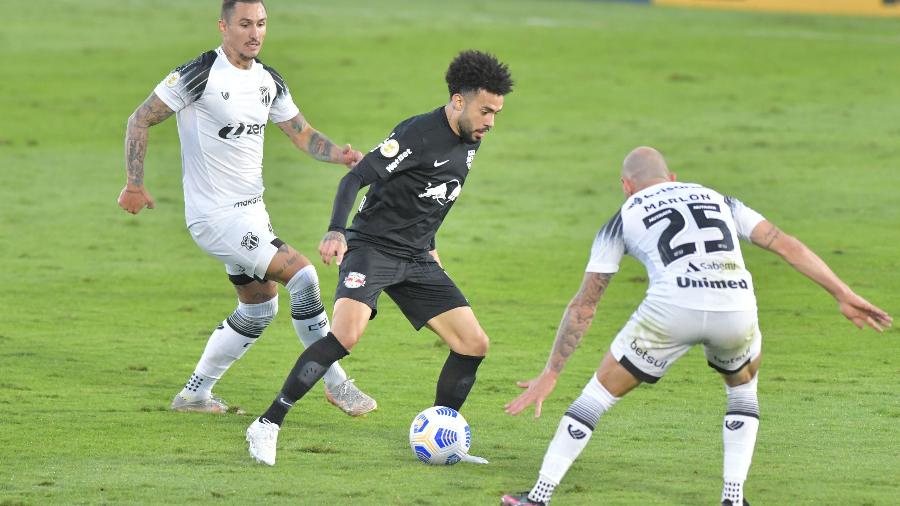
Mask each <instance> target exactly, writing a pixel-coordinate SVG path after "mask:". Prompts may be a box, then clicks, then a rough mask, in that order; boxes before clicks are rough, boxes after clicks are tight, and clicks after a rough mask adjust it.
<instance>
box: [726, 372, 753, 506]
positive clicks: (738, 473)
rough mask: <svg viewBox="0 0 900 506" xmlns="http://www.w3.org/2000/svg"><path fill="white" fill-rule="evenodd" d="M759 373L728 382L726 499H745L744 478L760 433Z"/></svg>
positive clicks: (741, 501)
mask: <svg viewBox="0 0 900 506" xmlns="http://www.w3.org/2000/svg"><path fill="white" fill-rule="evenodd" d="M756 386H757V376H754V377H753V379H752V380H750V381H749V382H747V383H744V384H743V385H738V386H736V387H729V386H727V385H726V386H725V392H726V393H727V394H728V411H727V412H726V413H725V422H724V424H723V425H722V442H723V445H724V450H725V451H724V460H723V471H722V478H723V482H724V485H723V487H722V500H723V501H724V500H725V499H730V500H731V502H732V504H735V505H741V504H743V503H744V481H745V480H746V479H747V473H748V472H749V471H750V461H751V460H752V459H753V448H754V446H755V445H756V433H757V431H758V430H759V401H758V400H757V396H756Z"/></svg>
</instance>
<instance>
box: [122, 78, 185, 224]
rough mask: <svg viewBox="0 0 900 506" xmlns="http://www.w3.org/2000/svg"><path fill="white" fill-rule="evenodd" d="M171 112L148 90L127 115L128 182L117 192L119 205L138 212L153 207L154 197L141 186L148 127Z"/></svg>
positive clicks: (126, 167)
mask: <svg viewBox="0 0 900 506" xmlns="http://www.w3.org/2000/svg"><path fill="white" fill-rule="evenodd" d="M173 113H174V111H173V110H172V109H171V108H169V106H167V105H166V104H165V103H164V102H163V101H162V100H160V99H159V97H157V96H156V93H151V94H150V96H149V97H147V100H145V101H144V103H143V104H141V105H140V107H138V108H137V109H135V110H134V112H133V113H132V114H131V116H130V117H129V118H128V127H127V129H126V130H125V172H126V176H127V182H126V184H125V188H122V191H121V192H119V201H118V202H119V207H121V208H122V209H124V210H125V211H128V212H129V213H131V214H137V213H139V212H140V211H141V209H143V208H144V207H146V208H148V209H153V208H154V207H156V204H155V203H154V202H153V197H151V196H150V193H149V192H148V191H147V189H146V188H144V156H145V155H146V154H147V129H148V128H150V127H151V126H153V125H156V124H157V123H161V122H162V121H164V120H165V119H166V118H168V117H169V116H171V115H172V114H173Z"/></svg>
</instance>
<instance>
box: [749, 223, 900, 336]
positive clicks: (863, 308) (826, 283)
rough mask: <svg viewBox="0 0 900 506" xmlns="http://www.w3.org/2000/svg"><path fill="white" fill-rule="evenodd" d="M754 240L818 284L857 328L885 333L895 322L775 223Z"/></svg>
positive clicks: (755, 230) (765, 225)
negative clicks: (835, 301)
mask: <svg viewBox="0 0 900 506" xmlns="http://www.w3.org/2000/svg"><path fill="white" fill-rule="evenodd" d="M750 241H751V242H753V244H756V245H757V246H760V247H761V248H764V249H767V250H769V251H772V252H774V253H777V254H778V255H779V256H781V258H783V259H784V260H785V261H786V262H787V263H789V264H791V266H792V267H793V268H794V269H797V271H799V272H800V273H801V274H803V275H804V276H806V277H808V278H809V279H811V280H813V281H815V282H816V283H817V284H819V286H821V287H822V288H824V289H825V290H826V291H828V293H830V294H831V296H832V297H834V298H835V300H837V302H838V305H839V307H840V310H841V313H842V314H843V315H844V316H845V317H846V318H847V319H848V320H850V321H851V322H853V324H854V325H856V326H857V327H859V328H863V327H865V326H866V325H868V326H870V327H872V328H873V329H875V330H877V331H879V332H881V331H882V330H883V329H884V328H885V327H890V326H891V323H892V322H893V321H894V320H893V318H891V316H890V315H889V314H887V313H886V312H885V311H884V310H882V309H880V308H878V307H877V306H875V305H873V304H871V303H870V302H869V301H867V300H866V299H864V298H862V297H860V296H859V295H857V294H856V293H854V292H853V290H851V289H850V287H849V286H847V284H846V283H844V282H843V281H841V279H840V278H839V277H838V276H837V274H835V273H834V272H833V271H832V270H831V268H829V267H828V264H826V263H825V261H824V260H822V259H821V258H819V256H818V255H816V254H815V253H814V252H813V251H812V250H811V249H809V248H808V247H807V246H806V245H805V244H803V243H802V242H801V241H800V240H799V239H797V238H796V237H793V236H791V235H789V234H786V233H784V232H782V231H781V230H779V229H778V227H776V226H775V225H773V224H772V223H770V222H768V221H765V220H763V221H762V222H760V223H759V224H758V225H756V227H754V228H753V232H751V233H750Z"/></svg>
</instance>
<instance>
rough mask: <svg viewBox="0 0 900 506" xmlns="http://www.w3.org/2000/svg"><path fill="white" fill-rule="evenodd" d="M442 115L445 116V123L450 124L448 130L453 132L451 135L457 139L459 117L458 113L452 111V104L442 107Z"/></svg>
mask: <svg viewBox="0 0 900 506" xmlns="http://www.w3.org/2000/svg"><path fill="white" fill-rule="evenodd" d="M444 115H445V116H447V123H449V124H450V130H453V133H455V134H456V136H457V137H459V136H460V135H459V116H460V113H457V112H456V110H455V109H453V105H452V104H447V105H445V106H444Z"/></svg>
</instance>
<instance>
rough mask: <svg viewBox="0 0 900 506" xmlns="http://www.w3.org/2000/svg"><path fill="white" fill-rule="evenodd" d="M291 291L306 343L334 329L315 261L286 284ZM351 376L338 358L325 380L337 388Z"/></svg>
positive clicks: (297, 327) (297, 326)
mask: <svg viewBox="0 0 900 506" xmlns="http://www.w3.org/2000/svg"><path fill="white" fill-rule="evenodd" d="M285 287H286V288H287V290H288V292H290V294H291V321H292V322H293V323H294V330H295V331H297V337H299V338H300V341H301V342H302V343H303V346H304V347H307V348H308V347H309V346H311V345H312V344H313V343H315V342H316V341H318V340H319V339H322V338H323V337H325V336H326V335H328V332H330V331H331V326H330V325H329V324H328V315H327V314H326V313H325V307H324V306H323V305H322V297H321V295H320V292H319V276H318V275H317V274H316V269H315V267H313V266H312V265H307V266H306V267H304V268H303V269H300V270H299V271H297V274H294V277H292V278H291V280H290V281H288V283H287V285H285ZM346 380H347V373H346V372H344V369H343V368H342V367H341V366H340V365H339V364H338V363H337V362H335V363H334V364H332V365H331V367H329V368H328V371H326V372H325V376H324V377H323V381H324V382H325V385H326V386H328V387H329V388H335V387H337V386H338V385H340V384H341V383H343V382H344V381H346Z"/></svg>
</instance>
